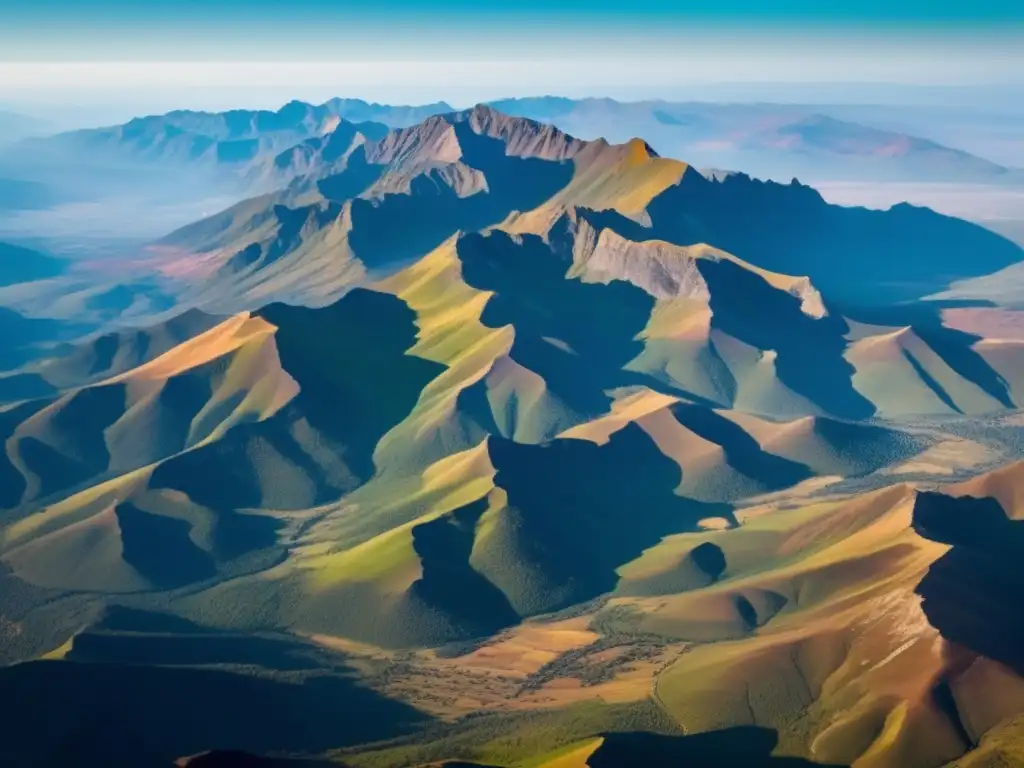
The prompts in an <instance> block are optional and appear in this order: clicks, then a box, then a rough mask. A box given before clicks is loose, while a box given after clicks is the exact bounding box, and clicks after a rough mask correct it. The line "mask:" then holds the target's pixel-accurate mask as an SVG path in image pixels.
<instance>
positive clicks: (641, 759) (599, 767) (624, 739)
mask: <svg viewBox="0 0 1024 768" xmlns="http://www.w3.org/2000/svg"><path fill="white" fill-rule="evenodd" d="M778 741H779V737H778V734H777V733H776V732H775V731H773V730H772V729H770V728H761V727H759V726H752V725H751V726H746V725H744V726H737V727H734V728H725V729H723V730H720V731H710V732H708V733H698V734H695V735H693V736H662V735H658V734H654V733H609V734H607V735H606V736H605V737H604V741H603V742H602V744H601V746H600V747H598V748H597V751H595V752H594V754H592V755H591V756H590V758H589V759H588V760H587V766H589V768H633V766H652V768H653V767H654V766H666V768H667V766H686V768H722V767H723V766H736V768H740V766H742V768H814V767H815V766H821V765H822V764H821V763H815V762H812V761H810V760H805V759H803V758H799V757H775V756H773V755H772V750H774V749H775V747H776V745H777V744H778ZM832 768H840V766H833V767H832Z"/></svg>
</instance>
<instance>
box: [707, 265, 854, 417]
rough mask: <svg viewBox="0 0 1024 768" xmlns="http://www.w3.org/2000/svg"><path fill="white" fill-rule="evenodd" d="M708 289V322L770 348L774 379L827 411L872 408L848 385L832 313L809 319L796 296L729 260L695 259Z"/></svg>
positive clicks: (843, 328) (838, 325) (841, 324)
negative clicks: (775, 373)
mask: <svg viewBox="0 0 1024 768" xmlns="http://www.w3.org/2000/svg"><path fill="white" fill-rule="evenodd" d="M699 267H700V271H701V274H702V275H703V276H704V279H705V281H706V282H707V284H708V288H709V290H710V292H711V313H712V326H713V327H715V328H717V329H719V330H721V331H723V332H725V333H727V334H729V335H730V336H733V337H735V338H737V339H740V340H741V341H744V342H746V343H747V344H750V345H752V346H754V347H757V348H758V349H761V350H774V351H775V352H776V353H777V354H778V357H777V358H776V363H775V369H776V372H777V374H778V377H779V380H780V381H781V382H782V383H783V384H785V385H786V386H788V387H789V388H790V389H792V390H793V391H794V392H796V393H797V394H800V395H803V396H804V397H806V398H807V399H808V400H810V401H811V402H812V403H815V404H816V405H818V406H819V407H821V408H822V409H824V410H825V411H827V412H828V413H832V414H835V415H837V416H845V417H848V418H854V419H857V418H865V417H868V416H871V414H872V413H874V406H872V404H871V403H870V402H869V401H868V400H867V399H865V398H864V396H863V395H861V394H860V393H859V392H857V390H856V389H854V387H853V384H852V381H851V379H852V377H853V373H854V368H853V366H852V365H851V364H850V363H849V362H847V361H846V359H845V358H844V357H843V353H844V352H845V351H846V340H845V338H844V334H845V333H846V332H847V325H846V323H845V321H844V320H843V319H842V318H841V317H837V316H834V315H832V314H829V315H826V316H825V317H821V318H815V317H812V316H810V315H808V314H806V313H805V312H803V311H802V310H801V308H800V299H798V298H797V297H795V296H790V295H789V294H788V293H786V292H785V291H780V290H777V289H774V288H772V287H771V286H769V285H768V284H767V283H766V282H765V281H764V279H763V278H761V277H760V276H759V275H757V274H755V273H753V272H751V271H749V270H748V269H743V268H741V267H739V266H738V265H736V264H735V263H733V262H731V261H711V260H707V259H705V260H702V261H701V262H699Z"/></svg>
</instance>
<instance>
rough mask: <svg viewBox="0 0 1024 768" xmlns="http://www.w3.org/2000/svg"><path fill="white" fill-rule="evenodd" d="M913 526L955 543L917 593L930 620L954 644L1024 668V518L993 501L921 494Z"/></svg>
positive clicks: (1023, 670) (1017, 668) (933, 537)
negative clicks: (1023, 564)
mask: <svg viewBox="0 0 1024 768" xmlns="http://www.w3.org/2000/svg"><path fill="white" fill-rule="evenodd" d="M913 525H914V530H916V531H917V532H918V533H919V534H920V535H921V536H924V537H925V538H928V539H931V540H933V541H938V542H941V543H943V544H949V545H951V546H952V549H950V550H949V552H947V553H946V554H945V555H943V556H942V557H940V558H939V559H938V560H936V561H935V562H934V563H932V565H931V567H930V568H929V569H928V573H927V574H925V576H924V578H923V579H922V580H921V583H920V584H919V585H918V587H917V593H918V594H919V595H921V597H922V598H923V601H922V609H923V610H924V613H925V615H926V616H927V617H928V621H929V623H931V625H932V626H934V627H935V628H936V629H938V630H939V632H940V633H941V634H942V636H943V637H944V638H945V639H946V640H948V641H949V642H951V643H956V644H958V645H961V646H964V647H966V648H969V649H970V650H972V651H974V652H975V653H978V654H980V655H982V656H987V657H988V658H991V659H994V660H996V661H999V662H1001V663H1003V664H1005V665H1007V666H1008V667H1010V668H1012V669H1014V670H1015V671H1016V672H1017V673H1018V674H1024V572H1022V570H1021V567H1020V564H1021V562H1024V521H1019V520H1010V519H1009V518H1007V516H1006V513H1005V512H1004V511H1003V509H1002V507H1001V506H1000V505H999V502H997V501H996V500H995V499H992V498H983V499H976V498H973V497H969V496H965V497H960V498H953V497H950V496H945V495H943V494H940V493H926V492H921V493H918V496H917V500H916V502H915V504H914V516H913Z"/></svg>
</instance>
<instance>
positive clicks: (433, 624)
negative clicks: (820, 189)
mask: <svg viewBox="0 0 1024 768" xmlns="http://www.w3.org/2000/svg"><path fill="white" fill-rule="evenodd" d="M333 130H334V133H331V134H329V135H325V137H324V139H323V140H313V141H310V140H304V141H303V142H302V143H300V144H298V145H297V148H296V149H295V150H294V151H292V152H286V153H285V155H283V158H284V159H283V161H282V164H281V165H280V166H279V167H278V169H279V170H280V171H281V173H282V176H281V177H280V179H281V180H283V179H287V182H286V183H287V186H286V187H284V188H282V189H280V190H279V191H277V192H274V193H272V194H268V195H264V196H262V197H258V198H254V199H251V200H248V201H246V202H244V203H243V204H240V205H238V206H235V207H233V208H231V209H229V210H228V211H225V212H223V213H222V214H219V215H217V216H214V217H212V218H209V219H206V220H203V221H200V222H197V223H195V224H194V225H191V226H189V227H187V228H185V229H183V230H179V231H177V232H175V233H173V234H172V235H170V236H168V237H167V238H165V239H164V240H163V241H162V242H161V243H159V244H158V245H157V246H155V250H154V256H153V262H152V265H151V266H152V267H153V268H154V270H159V271H160V274H161V275H162V278H161V282H160V285H161V286H162V288H163V289H164V290H166V291H168V292H173V293H174V295H175V298H176V300H177V301H178V302H179V304H178V309H179V310H180V314H177V315H174V316H168V315H163V316H162V317H161V318H160V320H159V322H157V321H156V320H155V319H154V320H153V321H152V322H149V323H146V324H144V325H141V326H139V327H133V326H132V325H131V323H130V322H129V319H128V317H125V318H124V320H123V322H122V324H120V325H118V326H116V327H105V328H103V329H102V330H101V331H99V332H94V333H92V334H91V335H88V336H82V335H81V334H79V336H80V338H78V339H77V341H76V342H75V343H73V344H69V345H64V346H60V347H51V348H49V349H45V348H37V349H33V350H32V351H33V353H36V354H37V355H38V359H35V360H33V361H31V362H28V363H26V364H24V365H23V366H22V367H21V368H20V369H19V370H18V371H17V372H16V373H15V374H14V375H13V376H12V377H5V378H10V380H9V381H6V382H5V379H0V394H3V393H4V392H6V393H7V394H6V395H5V396H4V400H5V404H4V405H2V406H0V444H2V448H0V659H2V661H3V662H4V664H6V666H4V667H3V669H0V679H2V682H3V685H4V686H5V690H7V689H10V690H11V691H14V692H15V693H16V694H18V696H19V697H20V698H19V700H21V699H24V700H25V701H27V702H28V703H27V704H26V706H24V707H23V708H22V709H21V710H19V712H18V713H17V714H16V716H15V720H13V721H12V722H13V723H14V724H15V725H16V726H17V728H16V730H17V732H16V733H15V734H13V735H12V736H11V738H10V739H8V740H7V741H6V742H5V743H4V744H3V745H2V747H0V754H2V757H0V760H10V761H14V762H18V761H20V762H25V761H31V760H32V759H34V758H36V757H38V758H39V759H42V760H44V761H50V762H54V761H60V760H67V759H72V758H70V757H67V756H68V755H83V754H84V755H87V756H88V759H90V760H93V761H94V762H96V763H97V764H99V763H102V762H106V763H127V762H131V761H133V760H134V761H135V762H141V763H142V764H153V765H166V764H168V763H169V762H170V761H171V760H174V759H177V758H180V757H181V756H182V755H189V754H196V753H199V752H203V751H206V750H217V749H220V750H248V751H253V752H266V753H282V752H284V753H289V754H290V755H291V754H298V755H302V756H312V755H317V756H319V757H325V755H323V753H325V752H327V753H329V754H327V755H326V759H329V760H340V761H342V762H343V763H344V764H350V765H358V766H366V767H367V768H371V767H372V766H378V767H379V766H415V765H431V764H438V762H439V761H445V760H450V761H460V760H461V761H472V762H473V763H476V764H483V765H500V766H504V767H507V768H513V767H514V766H522V765H546V766H549V768H556V767H558V766H561V768H565V766H566V765H576V766H582V765H594V766H597V765H616V764H622V763H623V762H625V764H629V761H630V759H634V761H635V758H636V756H637V755H647V756H649V757H650V759H651V760H655V759H669V760H676V759H678V760H684V759H685V760H698V761H699V760H704V761H705V762H710V763H713V764H721V763H722V761H725V760H734V761H735V760H744V759H749V760H750V761H752V762H753V763H754V764H764V765H776V764H777V765H804V766H806V765H857V766H869V767H870V768H890V767H891V768H895V767H896V766H903V765H913V766H920V768H939V767H940V766H943V765H946V764H949V763H951V762H952V761H956V760H960V759H963V760H967V761H972V760H983V759H986V756H995V755H998V754H999V752H1000V750H1006V751H1008V753H1009V754H1012V750H1013V749H1015V748H1017V746H1019V745H1018V744H1017V743H1016V742H1017V741H1018V740H1017V739H1016V738H1015V737H1014V735H1013V730H1014V728H1015V723H1016V722H1017V721H1016V720H1015V718H1016V717H1018V716H1019V713H1020V711H1021V707H1022V706H1024V699H1022V698H1021V697H1022V696H1024V682H1022V680H1024V678H1022V677H1021V675H1022V674H1024V664H1022V659H1021V657H1020V652H1019V648H1020V646H1021V643H1020V642H1019V639H1020V636H1021V633H1022V632H1024V629H1022V627H1021V623H1020V619H1019V616H1020V611H1019V610H1018V608H1019V602H1020V601H1019V594H1020V587H1021V584H1020V578H1019V576H1018V574H1017V572H1016V570H1015V569H1014V564H1015V563H1016V562H1018V561H1019V558H1020V555H1021V554H1024V552H1021V551H1019V550H1020V544H1021V541H1020V535H1019V531H1018V530H1017V527H1018V525H1019V524H1020V523H1019V518H1020V517H1021V510H1020V509H1018V508H1017V507H1019V506H1020V505H1019V504H1018V499H1017V494H1016V493H1015V487H1016V485H1017V484H1018V480H1019V479H1020V478H1019V477H1018V475H1019V474H1020V473H1019V467H1017V466H1015V465H1011V466H1007V467H1005V468H1003V469H998V470H996V471H990V470H993V469H994V468H995V467H996V466H997V465H1001V464H1005V463H1006V462H1007V461H1008V460H1009V459H1010V458H1011V457H1014V456H1016V455H1017V453H1018V452H1019V414H1018V413H1017V411H1018V410H1019V397H1020V393H1022V392H1024V361H1022V359H1021V353H1022V352H1024V347H1022V346H1021V344H1020V343H1019V340H1018V341H1017V342H1015V341H1014V339H1012V338H1009V337H1008V331H1007V329H1008V328H1009V329H1010V330H1012V328H1013V323H1012V318H1009V319H1006V318H1003V319H1004V320H1006V323H1007V325H1001V324H999V323H995V322H993V321H992V320H991V317H990V316H988V315H985V314H984V313H982V314H980V315H979V314H978V312H979V310H977V309H973V310H972V309H963V308H961V309H954V310H950V309H949V308H945V307H942V306H941V305H940V306H937V305H935V304H933V303H930V302H927V301H924V302H922V301H917V300H916V297H917V296H919V295H920V291H921V290H923V287H922V286H928V285H931V284H933V283H935V282H939V281H943V280H945V279H946V276H945V275H944V274H942V270H943V269H947V268H948V269H950V270H957V271H962V270H968V271H972V270H981V269H985V268H987V267H988V266H990V265H992V264H1000V263H1002V262H1003V261H1004V260H1006V259H1008V258H1011V257H1013V256H1015V255H1016V253H1017V252H1016V251H1014V250H1012V248H1011V247H1009V246H1007V244H1005V242H1004V241H1001V240H999V239H990V238H989V236H988V235H984V234H979V232H978V231H976V230H975V229H973V228H971V227H970V226H969V225H965V224H964V223H963V222H957V221H956V220H952V219H947V218H944V217H938V216H936V215H934V214H931V213H928V212H924V211H918V210H916V209H915V210H906V209H896V210H894V211H890V212H886V213H869V212H866V211H858V210H852V211H851V210H846V209H839V208H835V207H833V206H828V205H826V204H825V203H824V202H823V201H822V200H821V198H820V197H819V196H818V195H817V194H816V193H815V192H814V191H813V190H811V189H809V188H807V187H803V186H800V185H796V184H793V185H787V186H780V185H776V184H766V183H761V182H756V181H753V180H751V179H750V178H749V177H746V176H742V175H725V176H719V177H716V179H717V180H715V179H709V178H707V177H706V176H704V175H702V174H700V173H697V172H695V171H694V170H693V169H692V168H691V167H690V166H688V165H686V164H685V163H683V162H680V161H676V160H669V159H665V158H661V157H659V156H658V155H657V154H656V153H655V152H654V151H653V150H652V149H651V148H650V146H649V145H648V144H647V143H646V142H644V141H642V140H639V139H637V140H633V141H629V142H627V143H625V144H622V145H612V144H608V143H607V142H604V141H593V142H585V141H581V140H579V139H576V138H574V137H572V136H570V135H567V134H565V133H563V132H562V131H560V130H558V129H556V128H554V127H552V126H545V125H541V124H538V123H534V122H531V121H527V120H522V119H518V118H510V117H508V116H506V115H503V114H501V113H498V112H496V111H495V110H493V109H490V108H487V107H477V108H475V109H473V110H469V111H466V112H461V113H454V114H446V115H441V116H434V117H430V118H428V119H427V120H425V121H424V122H422V123H420V124H417V125H413V126H410V127H406V128H402V129H399V130H395V131H389V132H386V133H381V134H380V135H379V136H378V137H377V138H373V137H372V136H369V135H367V134H363V133H360V132H359V131H356V130H354V129H352V128H351V127H347V126H346V124H343V123H338V124H336V125H335V126H334V129H333ZM334 142H337V143H336V144H335V143H334ZM274 163H275V166H276V160H275V161H274ZM282 183H284V182H282ZM889 241H892V242H894V243H897V244H898V245H899V248H897V249H896V250H886V249H885V245H886V243H887V242H889ZM908 243H910V244H913V245H908ZM968 245H969V246H972V247H974V246H977V249H978V250H977V251H976V252H974V254H973V256H972V259H970V260H967V261H966V262H965V260H964V259H963V258H962V254H961V253H960V251H958V250H957V248H963V247H967V246H968ZM893 247H894V248H895V246H893ZM912 248H913V249H914V250H913V251H911V249H912ZM926 249H930V250H928V251H927V253H926ZM897 251H899V253H900V254H901V255H902V256H903V258H902V260H896V259H895V257H894V253H896V252H897ZM926 256H927V258H925V257H926ZM825 257H827V258H825ZM911 257H915V258H911ZM887 260H889V261H898V263H895V264H889V263H888V261H887ZM788 267H798V268H799V269H794V270H792V271H790V270H789V269H788ZM150 278H151V279H155V278H152V276H150ZM851 278H856V279H851ZM910 284H912V287H908V286H910ZM44 295H45V294H44ZM115 298H116V297H115ZM858 298H865V299H871V301H870V302H863V303H859V302H858V301H857V299H858ZM894 298H896V299H900V300H901V301H903V303H898V304H895V305H893V304H892V303H891V302H892V301H893V300H894ZM42 301H43V299H40V302H42ZM132 303H133V302H132ZM864 303H870V304H873V305H874V306H864V305H863V304H864ZM989 311H991V312H996V311H998V310H989ZM172 314H173V313H172ZM19 317H20V316H19ZM986 318H988V321H987V322H986ZM22 320H25V319H24V318H22ZM972 321H973V322H972ZM35 322H46V321H43V320H35ZM56 335H58V334H57V331H55V330H53V329H49V330H48V331H47V333H43V332H42V331H40V332H39V336H38V338H41V339H47V340H51V341H52V339H53V338H54V337H55V336H56ZM33 338H36V337H33ZM19 365H21V363H19ZM14 377H23V378H20V379H17V380H15V378H14ZM24 377H29V378H30V379H31V381H29V379H27V378H24ZM5 386H6V387H7V388H6V389H4V387H5ZM32 387H35V389H32ZM972 474H977V475H978V476H977V477H975V478H973V479H971V478H970V477H969V476H970V475H972ZM951 481H955V482H951ZM964 481H966V482H964ZM940 484H941V485H940ZM97 687H102V689H103V690H104V691H105V695H104V697H103V701H102V702H100V703H98V704H96V703H94V702H91V699H90V698H89V697H91V696H92V695H93V694H94V693H95V690H96V688H97ZM44 689H45V690H57V691H59V692H61V695H62V697H63V698H62V701H65V702H66V703H67V706H66V707H65V709H64V710H62V712H61V722H60V723H59V724H58V725H57V726H54V727H51V724H49V722H48V721H49V720H50V719H51V718H50V717H49V714H48V713H50V710H51V709H52V707H49V704H48V703H45V702H43V701H42V699H41V698H40V697H39V695H38V694H32V693H31V692H32V691H36V692H38V691H40V690H44ZM211 691H212V692H213V693H214V694H215V695H214V696H212V697H211V696H209V694H210V692H211ZM203 692H205V693H206V694H207V695H206V700H204V701H199V699H202V698H203ZM154 699H158V700H159V701H158V702H156V703H153V700H154ZM196 702H198V703H196ZM211 702H212V704H211ZM213 704H215V706H213ZM48 707H49V708H48ZM139 713H146V715H147V716H146V717H145V718H142V719H141V720H140V719H139V718H140V714H139ZM367 715H370V716H371V717H370V719H369V720H368V719H367ZM468 715H472V716H468ZM97 718H99V719H102V720H104V721H106V720H117V721H119V722H120V721H124V722H127V723H128V724H129V725H131V726H132V729H131V730H132V733H131V734H130V736H129V737H127V738H126V739H124V740H123V741H117V740H114V741H112V742H110V743H108V742H107V741H105V740H101V741H99V742H96V743H95V745H94V746H91V747H90V746H89V745H88V744H85V745H83V737H82V736H81V734H83V733H93V732H94V731H95V730H96V729H97V728H100V727H105V726H101V724H100V725H98V723H99V720H98V719H97ZM338 718H341V720H342V721H343V722H339V721H338ZM142 720H145V722H143V721H142ZM370 720H373V722H370ZM274 723H277V725H275V724H274ZM281 724H283V725H281ZM47 728H50V730H46V729H47ZM44 731H46V732H47V733H52V738H50V739H48V740H43V741H45V743H43V742H41V741H40V739H41V737H40V736H39V734H40V733H42V732H44ZM683 734H685V735H683ZM379 739H387V740H388V741H383V742H375V740H379ZM92 741H93V742H95V741H96V740H95V739H93V740H92ZM90 743H91V742H90ZM993 759H994V757H993ZM442 764H443V762H442ZM456 764H458V763H457V762H456Z"/></svg>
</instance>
